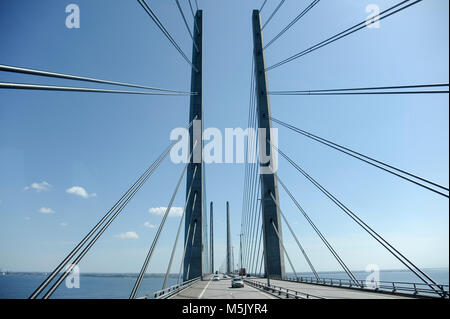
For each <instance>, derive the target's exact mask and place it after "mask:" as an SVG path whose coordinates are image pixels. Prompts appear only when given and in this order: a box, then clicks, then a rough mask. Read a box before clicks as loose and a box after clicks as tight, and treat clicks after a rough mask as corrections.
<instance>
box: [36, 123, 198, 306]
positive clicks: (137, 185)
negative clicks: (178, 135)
mask: <svg viewBox="0 0 450 319" xmlns="http://www.w3.org/2000/svg"><path fill="white" fill-rule="evenodd" d="M192 123H193V122H191V123H190V124H189V125H188V128H189V127H190V126H191V125H192ZM175 143H176V141H174V142H172V143H171V144H170V145H169V146H168V147H167V148H166V149H165V150H164V151H163V152H162V153H161V154H160V155H159V157H158V158H157V159H156V160H155V161H154V162H153V163H152V164H151V165H150V166H149V167H148V168H147V170H146V171H145V172H144V173H143V174H142V175H141V176H140V177H139V178H138V180H137V181H136V182H135V183H134V184H133V185H132V186H131V187H130V188H129V189H128V190H127V191H126V192H125V194H124V195H122V197H121V198H120V199H119V201H117V202H116V203H115V204H114V206H113V207H112V208H111V209H110V210H109V211H108V212H107V213H106V214H105V215H104V216H103V217H102V219H100V221H99V222H98V223H97V224H96V225H95V226H94V227H93V228H92V229H91V230H90V231H89V233H88V234H87V235H86V236H85V237H84V238H83V239H82V240H81V241H80V242H79V243H78V245H77V246H76V247H75V248H74V249H73V250H72V251H71V252H70V253H69V254H68V255H67V256H66V257H65V258H64V260H63V261H62V262H61V263H60V264H59V265H58V266H57V267H56V268H55V269H54V270H53V271H52V273H51V274H50V275H49V276H48V277H47V278H46V279H45V280H44V281H43V282H42V284H41V285H40V286H39V287H38V288H37V289H36V290H35V291H34V292H33V293H32V294H31V296H30V299H35V298H36V297H37V296H38V295H39V294H40V293H41V292H42V291H43V290H44V289H45V288H46V287H47V286H48V285H49V284H50V282H51V281H52V280H53V279H54V278H55V277H56V276H57V275H58V274H59V272H60V271H61V270H62V269H63V268H64V267H66V266H67V264H68V263H69V261H70V260H71V259H72V258H73V257H74V256H75V254H77V253H78V252H79V251H80V249H81V248H82V247H83V246H84V245H85V244H86V242H87V241H88V240H89V239H90V238H91V237H92V236H93V235H94V233H95V232H97V230H98V229H99V228H100V227H101V226H102V225H103V224H104V223H105V221H106V220H107V219H108V218H109V217H110V216H111V215H113V214H114V212H115V211H116V209H117V208H118V207H119V206H120V205H121V204H123V203H124V202H125V203H128V201H129V200H130V199H131V198H132V197H133V196H134V194H135V193H136V191H137V190H139V189H140V187H141V186H142V185H143V183H145V182H146V181H147V180H148V178H149V177H150V176H151V175H152V174H153V172H154V171H155V170H156V168H158V166H159V163H161V162H162V160H163V159H164V158H165V157H166V156H167V155H168V154H169V152H170V150H171V149H172V147H173V146H174V145H175ZM127 196H128V197H127ZM125 205H126V204H125ZM124 207H125V206H124V205H122V206H121V208H119V209H120V210H122V209H123V208H124ZM119 213H120V212H119ZM115 216H117V214H116V215H115ZM91 243H92V244H93V242H92V241H91ZM92 244H90V246H92ZM72 268H73V267H72ZM69 272H70V271H69ZM69 272H67V273H69ZM61 281H62V280H61ZM56 288H57V287H56ZM56 288H55V289H56Z"/></svg>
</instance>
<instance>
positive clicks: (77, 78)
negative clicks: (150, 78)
mask: <svg viewBox="0 0 450 319" xmlns="http://www.w3.org/2000/svg"><path fill="white" fill-rule="evenodd" d="M0 71H4V72H11V73H21V74H30V75H37V76H44V77H51V78H60V79H67V80H75V81H83V82H93V83H101V84H110V85H117V86H125V87H132V88H137V89H147V90H153V91H162V92H172V93H184V94H193V93H192V92H185V91H178V90H169V89H161V88H156V87H151V86H145V85H138V84H131V83H124V82H116V81H109V80H102V79H95V78H90V77H86V76H78V75H70V74H63V73H55V72H48V71H43V70H36V69H29V68H22V67H17V66H12V65H4V64H0Z"/></svg>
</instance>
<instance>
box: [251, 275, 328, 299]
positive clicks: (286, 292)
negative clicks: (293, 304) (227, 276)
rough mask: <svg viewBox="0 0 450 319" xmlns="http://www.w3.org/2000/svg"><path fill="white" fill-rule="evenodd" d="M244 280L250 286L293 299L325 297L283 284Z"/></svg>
mask: <svg viewBox="0 0 450 319" xmlns="http://www.w3.org/2000/svg"><path fill="white" fill-rule="evenodd" d="M244 281H245V282H246V283H247V284H249V285H250V286H253V287H255V288H258V289H261V290H264V291H266V292H269V293H271V294H274V295H278V296H280V297H281V296H285V297H286V298H287V299H289V298H292V299H325V298H322V297H319V296H315V295H311V294H308V293H305V292H301V291H298V290H294V289H289V288H284V287H281V286H275V285H270V286H269V285H267V284H265V283H262V282H259V281H256V280H251V279H244Z"/></svg>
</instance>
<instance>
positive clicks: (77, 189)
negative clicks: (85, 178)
mask: <svg viewBox="0 0 450 319" xmlns="http://www.w3.org/2000/svg"><path fill="white" fill-rule="evenodd" d="M66 193H68V194H73V195H77V196H81V197H83V198H89V197H97V194H96V193H92V194H88V192H86V190H85V189H84V188H83V187H81V186H72V187H71V188H69V189H66Z"/></svg>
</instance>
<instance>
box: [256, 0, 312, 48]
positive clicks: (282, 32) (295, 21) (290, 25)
mask: <svg viewBox="0 0 450 319" xmlns="http://www.w3.org/2000/svg"><path fill="white" fill-rule="evenodd" d="M319 2H320V0H314V1H313V2H311V4H310V5H309V6H307V7H306V9H304V10H303V11H302V12H301V13H300V14H299V15H298V16H296V17H295V19H294V20H292V21H291V22H290V23H289V24H288V25H287V26H286V27H285V28H284V29H283V30H281V31H280V33H278V34H277V35H276V36H275V37H274V38H273V39H272V40H270V41H269V42H268V43H267V44H266V45H265V46H264V50H266V49H267V48H268V47H269V46H271V45H272V44H273V43H274V42H275V41H276V40H278V39H279V38H280V37H281V36H282V35H283V34H284V33H286V32H287V31H288V30H289V29H290V28H292V26H293V25H294V24H296V23H297V22H298V21H299V20H300V19H301V18H302V17H303V16H304V15H305V14H307V13H308V11H309V10H311V9H312V8H313V7H314V6H315V5H316V4H318V3H319Z"/></svg>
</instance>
